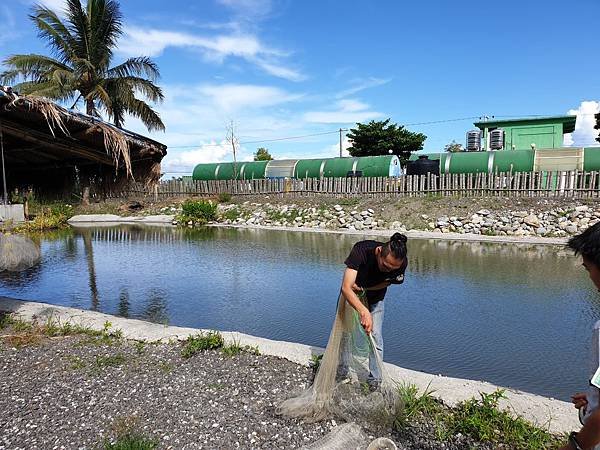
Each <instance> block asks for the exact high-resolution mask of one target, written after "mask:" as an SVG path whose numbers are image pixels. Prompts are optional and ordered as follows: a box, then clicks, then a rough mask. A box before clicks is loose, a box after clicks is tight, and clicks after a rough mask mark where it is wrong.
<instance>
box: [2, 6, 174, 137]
mask: <svg viewBox="0 0 600 450" xmlns="http://www.w3.org/2000/svg"><path fill="white" fill-rule="evenodd" d="M64 13H65V17H64V19H62V18H60V17H59V16H58V15H57V14H56V13H55V12H54V11H52V10H50V9H49V8H46V7H43V6H39V5H38V6H35V7H34V8H33V13H32V14H31V15H30V16H29V17H30V19H31V20H32V21H33V22H34V23H35V25H36V27H37V29H38V35H39V37H40V38H42V39H43V40H45V41H46V42H47V43H48V45H49V47H50V49H51V50H52V54H53V55H52V56H44V55H38V54H28V55H12V56H9V57H8V58H6V59H5V60H4V61H3V63H4V65H5V66H7V67H8V70H6V71H5V72H4V73H2V74H1V75H0V77H1V78H2V81H3V83H4V84H11V83H13V82H15V81H16V80H21V83H20V84H18V85H17V86H15V87H16V88H17V89H18V90H19V91H20V92H21V93H22V94H30V95H38V96H43V97H47V98H50V99H52V100H57V101H61V102H63V103H64V102H69V103H70V102H73V106H72V108H74V107H75V106H76V105H77V103H78V102H79V100H80V99H83V101H84V103H85V109H86V113H87V114H89V115H93V116H96V117H100V112H102V111H103V112H105V113H106V114H107V115H108V117H109V118H110V120H111V121H112V122H113V123H114V124H115V125H116V126H118V127H122V126H123V122H124V117H125V115H126V114H129V115H131V116H134V117H137V118H139V119H140V120H141V121H142V122H143V123H144V124H145V125H146V127H147V128H148V130H150V131H152V130H164V129H165V126H164V124H163V122H162V120H161V119H160V116H159V115H158V114H157V113H156V112H155V111H154V110H153V109H152V108H151V107H150V105H148V103H146V102H145V101H144V100H140V99H138V98H137V97H136V96H135V94H136V93H139V94H141V95H142V96H143V97H144V98H145V99H147V100H148V101H150V102H160V101H162V100H163V98H164V96H163V93H162V90H161V88H160V87H158V86H157V85H156V84H155V82H156V81H157V80H158V78H159V77H160V73H159V70H158V67H157V66H156V64H155V63H154V62H153V61H152V60H151V59H150V58H147V57H143V56H141V57H137V58H129V59H128V60H126V61H125V62H124V63H122V64H119V65H117V66H114V67H110V63H111V59H112V57H113V50H114V48H115V47H116V45H117V41H118V39H119V37H120V36H121V35H122V33H123V31H122V15H121V11H120V9H119V4H118V3H117V2H116V1H115V0H88V2H87V7H85V8H84V6H82V4H81V0H66V5H65V11H64Z"/></svg>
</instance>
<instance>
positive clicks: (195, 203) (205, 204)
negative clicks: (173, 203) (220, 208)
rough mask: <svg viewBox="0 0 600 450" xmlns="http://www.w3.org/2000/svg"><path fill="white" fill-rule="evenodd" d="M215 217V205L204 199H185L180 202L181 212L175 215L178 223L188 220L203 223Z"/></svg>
mask: <svg viewBox="0 0 600 450" xmlns="http://www.w3.org/2000/svg"><path fill="white" fill-rule="evenodd" d="M216 218H217V205H216V204H213V203H212V202H210V201H206V200H186V201H185V202H183V203H182V204H181V214H180V215H179V216H178V217H177V221H178V222H179V223H184V224H185V223H187V222H189V221H192V222H194V224H205V223H206V222H208V221H211V220H215V219H216Z"/></svg>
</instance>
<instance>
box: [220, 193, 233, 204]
mask: <svg viewBox="0 0 600 450" xmlns="http://www.w3.org/2000/svg"><path fill="white" fill-rule="evenodd" d="M218 199H219V203H229V202H230V201H231V194H230V193H229V192H221V193H220V194H219V197H218Z"/></svg>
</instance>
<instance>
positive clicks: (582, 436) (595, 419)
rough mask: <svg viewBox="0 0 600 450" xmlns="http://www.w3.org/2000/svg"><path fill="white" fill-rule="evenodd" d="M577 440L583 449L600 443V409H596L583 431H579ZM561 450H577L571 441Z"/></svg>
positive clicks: (586, 449) (585, 449)
mask: <svg viewBox="0 0 600 450" xmlns="http://www.w3.org/2000/svg"><path fill="white" fill-rule="evenodd" d="M577 442H579V445H580V446H581V448H582V449H583V450H591V449H593V448H594V446H595V445H597V444H599V443H600V409H599V410H597V411H594V412H593V413H592V415H591V416H589V417H588V418H587V420H586V421H585V425H584V426H583V427H582V428H581V431H579V433H577ZM560 450H575V449H574V447H573V445H571V444H570V443H569V444H567V445H565V446H563V447H561V448H560Z"/></svg>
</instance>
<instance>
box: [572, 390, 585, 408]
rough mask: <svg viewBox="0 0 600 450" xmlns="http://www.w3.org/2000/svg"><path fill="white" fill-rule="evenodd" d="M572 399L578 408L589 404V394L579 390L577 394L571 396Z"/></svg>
mask: <svg viewBox="0 0 600 450" xmlns="http://www.w3.org/2000/svg"><path fill="white" fill-rule="evenodd" d="M571 401H572V402H573V405H575V408H577V409H580V408H581V407H583V406H587V404H588V401H587V395H586V394H584V393H582V392H578V393H577V394H575V395H573V396H571Z"/></svg>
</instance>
